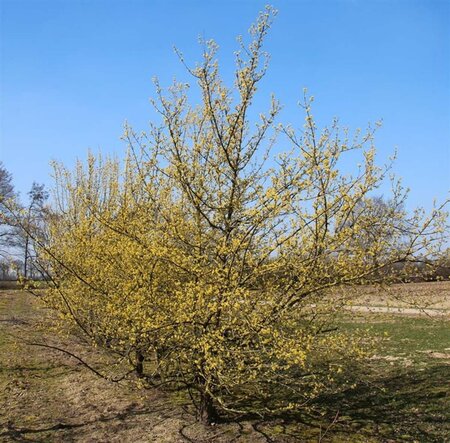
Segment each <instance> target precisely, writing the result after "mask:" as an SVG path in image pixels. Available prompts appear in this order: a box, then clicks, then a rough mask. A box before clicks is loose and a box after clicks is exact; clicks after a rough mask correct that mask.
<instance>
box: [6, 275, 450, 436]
mask: <svg viewBox="0 0 450 443" xmlns="http://www.w3.org/2000/svg"><path fill="white" fill-rule="evenodd" d="M399 294H401V295H402V299H403V301H402V302H401V303H400V302H399V301H398V300H397V296H398V295H399ZM418 301H419V303H417V302H418ZM449 303H450V282H446V283H421V284H409V285H402V286H398V287H395V288H393V289H392V290H391V291H390V295H388V296H386V297H378V296H374V295H373V294H372V293H371V291H370V290H366V291H363V292H362V294H361V296H360V298H359V299H358V300H357V301H356V302H355V304H354V306H353V307H350V309H353V310H354V311H355V312H354V313H352V314H353V315H352V316H351V317H350V315H349V316H348V317H347V316H344V317H342V319H341V327H342V328H348V329H352V330H353V329H357V328H358V329H361V328H363V329H369V330H370V331H371V334H373V335H374V336H377V337H383V341H382V345H381V347H380V348H379V349H378V350H377V352H376V353H374V355H373V356H372V358H371V359H370V361H369V362H368V364H367V365H366V367H365V368H364V370H363V371H362V372H361V373H360V374H358V375H357V376H356V379H355V386H354V387H353V388H352V389H349V390H347V391H345V392H343V393H340V394H336V395H334V396H327V397H326V396H323V397H321V398H318V399H317V401H316V402H315V404H314V407H313V409H312V411H309V412H308V413H296V414H291V415H289V416H280V417H275V418H272V419H270V420H269V419H260V418H258V419H257V418H252V417H242V418H240V419H238V420H237V421H228V422H227V421H226V420H225V421H224V422H223V423H220V424H218V425H216V426H210V427H205V426H203V425H201V424H199V423H197V422H196V421H195V418H194V416H193V415H192V411H191V410H190V409H189V407H188V402H187V401H186V400H185V399H184V397H183V395H168V394H163V393H161V392H159V391H156V390H150V391H146V392H144V393H143V392H142V391H141V390H138V389H137V388H136V387H133V385H130V384H128V385H120V384H114V383H111V382H107V381H105V380H103V379H101V378H99V377H97V376H95V375H94V374H93V373H92V372H90V371H89V370H87V369H86V368H85V367H84V366H83V365H81V364H80V363H79V362H78V361H77V360H76V359H74V358H72V357H70V356H67V355H65V354H62V353H60V352H58V351H56V350H54V349H49V348H45V347H38V346H33V345H29V344H27V343H30V342H35V343H36V342H39V343H47V344H49V343H51V344H53V345H55V344H56V345H58V346H61V347H67V345H68V344H70V348H71V349H75V350H76V353H77V355H82V356H83V358H85V359H86V360H87V361H89V362H90V363H92V364H93V365H95V367H100V368H101V367H102V365H104V364H107V357H106V356H105V355H103V354H102V353H100V352H96V351H93V350H92V349H86V348H84V347H83V346H82V345H81V344H80V343H78V342H77V341H76V339H75V338H73V337H59V336H57V335H56V333H54V332H52V331H51V328H49V321H48V319H49V316H50V313H49V312H48V311H47V310H46V309H45V308H44V307H43V306H41V305H40V304H39V301H38V300H36V299H34V298H32V297H31V296H30V295H28V294H26V293H24V292H21V291H13V290H7V291H0V441H5V442H7V441H8V442H9V441H11V442H12V441H16V442H29V441H30V442H31V441H32V442H72V441H76V442H133V443H134V442H198V443H200V442H217V443H219V442H220V443H226V442H230V443H231V442H238V443H244V442H256V443H258V442H397V441H411V442H413V441H416V442H444V441H449V440H448V439H449V435H450V316H449V313H450V310H449V308H450V304H449ZM355 306H359V307H361V306H362V307H364V309H359V310H358V309H356V310H355V309H354V308H355ZM374 307H376V308H380V307H381V308H383V309H381V310H380V309H378V311H379V312H375V311H376V310H375V311H374V309H373V308H374ZM423 307H426V309H428V311H427V310H424V309H423ZM371 309H372V311H371ZM429 310H431V311H429ZM430 312H431V314H430ZM355 315H356V317H355ZM43 331H45V332H43ZM42 334H44V335H42Z"/></svg>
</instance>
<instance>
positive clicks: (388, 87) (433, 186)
mask: <svg viewBox="0 0 450 443" xmlns="http://www.w3.org/2000/svg"><path fill="white" fill-rule="evenodd" d="M265 3H267V1H257V0H253V1H251V0H247V1H244V0H240V1H238V0H228V1H225V0H221V1H218V0H216V1H214V0H210V1H204V0H197V1H195V0H193V1H188V0H184V1H181V0H178V1H175V0H158V1H157V0H146V1H143V0H142V1H140V0H127V1H126V0H89V1H88V0H84V1H83V0H51V1H49V0H28V1H24V0H0V8H1V31H0V32H1V122H0V123H1V127H0V130H1V138H0V143H1V144H0V159H1V160H2V161H3V162H4V164H5V166H6V168H7V169H8V170H9V171H10V172H11V173H12V174H13V176H14V181H15V185H16V188H17V190H19V191H20V192H21V194H22V195H24V194H25V193H26V192H27V191H28V189H29V188H30V187H31V184H32V182H33V180H36V181H38V182H44V183H46V184H50V183H51V179H50V178H49V173H50V171H51V169H50V167H49V161H50V160H52V159H56V160H60V161H63V162H64V163H66V164H68V165H72V164H73V163H74V161H75V159H76V158H77V157H79V158H84V157H85V155H86V152H87V150H88V149H93V150H97V149H101V150H102V151H105V152H115V153H120V152H122V151H123V150H124V145H123V143H122V142H121V141H120V135H121V133H122V126H123V123H124V121H125V120H128V121H129V122H130V124H131V125H132V126H133V127H134V128H135V129H138V130H143V129H146V128H147V124H148V121H149V120H152V119H153V118H154V114H153V113H152V110H151V106H150V104H149V98H150V97H151V96H152V95H153V85H152V82H151V79H152V77H153V76H158V77H159V78H160V81H161V83H162V84H163V85H167V84H169V83H170V81H171V80H172V78H173V77H174V76H176V77H177V78H178V79H182V80H183V79H188V77H187V75H186V72H185V70H184V68H183V67H182V65H181V64H180V63H179V61H178V59H177V56H176V55H175V54H174V52H173V49H172V48H173V46H174V45H176V46H177V47H178V48H179V49H180V50H181V51H182V52H183V53H184V54H185V57H186V59H187V60H188V61H189V62H191V63H194V62H195V61H196V60H199V58H200V55H201V48H200V47H199V46H198V44H197V38H198V36H199V35H201V36H204V37H206V38H214V39H215V40H216V41H217V42H218V44H219V46H220V48H221V49H220V60H221V62H222V65H223V66H224V73H225V75H229V74H230V73H231V72H232V71H231V70H232V63H233V51H234V50H235V49H236V42H235V37H236V35H238V34H245V33H246V31H247V29H248V27H249V24H250V23H251V22H252V21H253V20H254V18H255V17H256V15H257V13H258V11H259V10H261V9H262V8H263V7H264V4H265ZM272 4H273V5H274V6H275V7H276V8H277V9H278V11H279V13H278V16H277V18H276V20H275V23H274V26H273V28H272V31H271V33H270V35H269V36H268V39H267V44H266V48H267V50H268V51H269V52H270V53H271V55H272V56H271V63H270V68H269V71H268V73H267V76H266V77H265V79H264V81H263V83H262V85H261V88H260V91H259V98H258V100H257V101H256V103H255V105H256V107H257V109H256V110H257V111H258V112H259V111H260V109H258V108H259V107H260V106H261V107H263V106H264V105H265V104H266V103H268V100H269V97H270V94H271V93H272V92H273V93H275V94H276V96H277V97H278V98H279V99H280V100H281V102H282V103H283V105H284V108H283V112H282V116H281V118H282V119H283V120H284V121H290V122H292V123H293V124H294V125H296V126H301V124H302V119H303V115H302V113H301V110H300V109H299V108H298V107H297V105H296V103H297V101H298V100H299V99H300V98H301V96H302V89H303V88H304V87H307V88H308V91H309V92H310V93H311V94H312V95H314V96H315V98H316V101H315V108H314V114H315V116H316V117H317V118H318V119H319V122H320V123H327V122H328V121H329V120H331V118H332V117H334V116H338V117H339V118H340V121H341V123H342V124H343V125H345V126H348V127H349V128H351V129H352V128H357V127H362V128H364V127H365V126H366V125H367V123H368V122H369V121H372V122H374V121H375V120H378V119H380V118H382V119H383V122H384V123H383V127H382V128H381V130H380V131H379V132H378V134H377V138H376V145H377V147H378V152H379V158H380V161H383V160H385V159H386V158H387V157H388V156H389V155H390V154H392V152H393V151H394V149H395V148H397V150H398V160H397V162H396V165H395V171H396V173H398V175H400V176H402V177H403V180H404V184H405V185H406V186H408V187H410V188H411V194H410V203H409V206H410V207H413V206H416V205H421V206H425V207H427V208H429V207H430V206H431V202H432V200H433V198H434V197H436V198H438V200H443V199H445V198H446V197H447V195H448V191H449V190H450V1H446V0H443V1H438V0H422V1H415V0H409V1H406V0H403V1H402V0H390V1H388V0H386V1H381V0H377V1H376V0H364V1H363V0H353V1H351V0H340V1H338V0H315V1H312V0H311V1H295V0H291V1H288V0H284V1H281V0H280V1H275V0H274V1H273V2H272ZM261 110H263V108H261Z"/></svg>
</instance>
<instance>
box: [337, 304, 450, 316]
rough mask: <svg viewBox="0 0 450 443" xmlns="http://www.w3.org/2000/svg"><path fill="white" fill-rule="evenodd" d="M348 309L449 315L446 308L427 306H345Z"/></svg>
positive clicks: (369, 311)
mask: <svg viewBox="0 0 450 443" xmlns="http://www.w3.org/2000/svg"><path fill="white" fill-rule="evenodd" d="M346 309H348V310H350V311H354V312H368V313H374V314H398V315H427V316H430V317H449V318H450V310H448V309H427V308H402V307H390V306H358V305H352V306H347V308H346Z"/></svg>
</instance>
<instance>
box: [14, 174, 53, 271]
mask: <svg viewBox="0 0 450 443" xmlns="http://www.w3.org/2000/svg"><path fill="white" fill-rule="evenodd" d="M48 197H49V193H48V192H47V190H46V189H45V185H43V184H38V183H36V182H33V184H32V186H31V190H30V191H29V192H28V205H27V206H26V207H25V208H24V209H23V210H22V215H21V218H22V220H21V223H20V225H21V229H20V233H21V239H20V245H21V247H22V248H23V275H24V277H25V278H28V277H31V278H33V277H34V275H33V266H34V254H35V250H34V246H33V239H42V233H43V231H44V229H45V226H44V225H45V203H46V201H47V200H48Z"/></svg>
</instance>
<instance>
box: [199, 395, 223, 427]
mask: <svg viewBox="0 0 450 443" xmlns="http://www.w3.org/2000/svg"><path fill="white" fill-rule="evenodd" d="M198 413H199V419H200V421H201V422H202V423H204V424H207V425H210V424H212V423H217V419H218V413H217V409H216V407H215V406H214V402H213V398H212V397H211V394H209V393H208V392H204V391H202V392H201V393H200V403H199V409H198Z"/></svg>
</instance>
